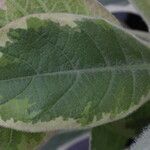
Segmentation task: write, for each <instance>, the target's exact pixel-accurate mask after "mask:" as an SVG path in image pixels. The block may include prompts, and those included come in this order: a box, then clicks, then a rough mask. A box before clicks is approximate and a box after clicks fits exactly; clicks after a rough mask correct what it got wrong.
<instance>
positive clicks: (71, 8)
mask: <svg viewBox="0 0 150 150" xmlns="http://www.w3.org/2000/svg"><path fill="white" fill-rule="evenodd" d="M2 1H3V5H2V6H1V7H2V8H1V9H0V27H2V26H4V25H5V24H7V23H9V22H10V21H12V20H15V19H17V18H20V17H23V16H27V15H29V14H34V13H45V12H67V13H74V14H84V15H92V16H101V17H104V18H107V19H108V20H109V21H112V22H115V23H118V21H117V19H115V17H113V16H112V15H111V13H109V12H108V11H107V10H106V9H105V8H104V7H103V6H102V5H101V4H98V2H97V1H96V0H2Z"/></svg>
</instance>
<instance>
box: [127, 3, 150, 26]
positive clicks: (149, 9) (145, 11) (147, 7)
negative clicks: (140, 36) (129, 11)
mask: <svg viewBox="0 0 150 150" xmlns="http://www.w3.org/2000/svg"><path fill="white" fill-rule="evenodd" d="M130 1H131V2H132V3H133V4H134V5H135V6H136V8H137V9H138V10H140V12H141V13H142V15H143V17H144V18H145V20H146V21H147V23H148V26H149V28H150V0H130Z"/></svg>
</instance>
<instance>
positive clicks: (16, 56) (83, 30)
mask: <svg viewBox="0 0 150 150" xmlns="http://www.w3.org/2000/svg"><path fill="white" fill-rule="evenodd" d="M0 46H1V47H0V52H1V53H0V54H1V55H0V72H1V73H0V116H1V121H0V125H3V126H6V127H11V128H15V129H18V130H24V131H32V132H35V131H45V130H46V131H47V130H58V129H68V128H69V129H78V128H85V127H91V126H96V125H100V124H104V123H107V122H111V121H114V120H116V119H120V118H123V117H125V116H127V115H128V114H130V113H132V112H133V111H135V110H136V109H138V108H139V107H141V106H142V105H143V104H144V103H146V102H147V101H148V100H149V98H150V76H149V73H150V48H148V47H146V46H145V45H143V44H142V43H140V41H138V40H137V39H135V38H134V37H133V36H132V35H130V34H128V33H126V32H125V31H123V30H121V29H119V28H118V27H116V26H113V25H111V24H110V23H108V22H107V21H105V20H103V19H95V18H92V17H83V16H79V15H69V14H59V13H57V14H51V15H50V14H43V15H32V16H28V17H24V18H22V19H20V20H17V21H15V22H12V23H10V24H8V25H7V26H5V27H4V28H1V30H0Z"/></svg>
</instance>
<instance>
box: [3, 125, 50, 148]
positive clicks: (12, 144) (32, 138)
mask: <svg viewBox="0 0 150 150" xmlns="http://www.w3.org/2000/svg"><path fill="white" fill-rule="evenodd" d="M49 136H50V135H49V134H46V133H25V132H20V131H15V130H12V129H6V128H2V127H0V150H34V149H36V148H38V147H40V145H42V143H45V141H46V140H47V139H48V137H49Z"/></svg>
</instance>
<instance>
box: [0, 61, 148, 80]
mask: <svg viewBox="0 0 150 150" xmlns="http://www.w3.org/2000/svg"><path fill="white" fill-rule="evenodd" d="M137 70H147V71H150V64H147V63H144V64H134V65H120V66H115V65H114V66H106V67H98V68H87V69H72V70H64V71H56V72H49V73H41V74H40V73H38V74H35V75H30V76H22V77H16V78H10V79H4V80H1V79H0V81H11V80H23V79H27V78H33V77H45V76H55V75H64V74H83V73H97V72H105V71H111V72H112V71H123V72H124V71H137Z"/></svg>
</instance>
